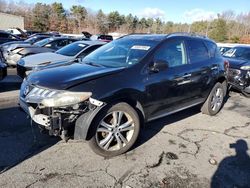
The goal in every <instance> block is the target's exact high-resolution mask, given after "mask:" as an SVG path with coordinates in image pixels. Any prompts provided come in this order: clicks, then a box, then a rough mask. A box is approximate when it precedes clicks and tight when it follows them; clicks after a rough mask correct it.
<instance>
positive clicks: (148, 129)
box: [133, 106, 201, 149]
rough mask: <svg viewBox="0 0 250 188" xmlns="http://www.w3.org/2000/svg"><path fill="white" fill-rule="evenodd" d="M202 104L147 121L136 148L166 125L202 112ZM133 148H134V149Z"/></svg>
mask: <svg viewBox="0 0 250 188" xmlns="http://www.w3.org/2000/svg"><path fill="white" fill-rule="evenodd" d="M200 108H201V107H200V106H195V107H193V108H190V109H187V110H183V111H181V112H177V113H175V114H172V115H169V116H166V117H164V118H160V119H158V120H154V121H152V122H149V123H146V125H145V127H144V128H143V129H142V130H141V133H140V136H139V139H138V141H137V143H136V144H135V146H134V148H136V147H139V146H140V145H143V144H144V143H146V142H147V141H148V140H150V139H151V138H152V137H154V136H155V135H156V134H157V133H158V132H160V131H161V130H162V129H163V128H164V127H165V126H168V125H170V124H172V123H174V122H178V121H181V120H183V119H185V118H188V117H191V116H193V115H196V114H198V113H200ZM134 148H133V149H134Z"/></svg>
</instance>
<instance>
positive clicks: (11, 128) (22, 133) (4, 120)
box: [0, 107, 59, 174]
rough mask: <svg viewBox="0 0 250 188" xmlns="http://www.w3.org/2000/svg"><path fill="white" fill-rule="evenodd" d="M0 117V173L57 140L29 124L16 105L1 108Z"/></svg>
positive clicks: (28, 120)
mask: <svg viewBox="0 0 250 188" xmlns="http://www.w3.org/2000/svg"><path fill="white" fill-rule="evenodd" d="M0 117H1V118H0V121H1V123H0V148H1V152H0V174H1V173H3V172H4V171H6V170H8V169H10V168H12V167H14V166H15V165H17V164H19V163H21V162H22V161H24V160H26V159H28V158H30V157H32V156H34V155H36V154H37V153H40V152H42V151H43V150H46V149H47V148H49V147H51V146H52V145H54V144H56V143H57V142H58V141H59V139H58V138H55V137H50V136H49V135H45V134H41V133H40V130H39V128H38V127H37V126H36V125H34V124H33V126H31V124H30V119H27V118H26V117H27V116H26V114H25V113H24V112H22V111H20V110H19V109H18V108H17V107H14V108H7V109H1V110H0Z"/></svg>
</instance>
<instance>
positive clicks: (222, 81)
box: [217, 76, 228, 97]
mask: <svg viewBox="0 0 250 188" xmlns="http://www.w3.org/2000/svg"><path fill="white" fill-rule="evenodd" d="M217 82H219V83H221V84H222V86H223V90H224V97H225V96H226V94H227V88H228V87H227V84H228V83H227V79H226V77H225V76H220V77H218V79H217Z"/></svg>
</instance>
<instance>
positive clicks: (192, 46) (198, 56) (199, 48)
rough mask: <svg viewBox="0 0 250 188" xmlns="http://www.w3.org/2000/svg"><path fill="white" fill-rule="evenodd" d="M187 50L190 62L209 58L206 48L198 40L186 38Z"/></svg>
mask: <svg viewBox="0 0 250 188" xmlns="http://www.w3.org/2000/svg"><path fill="white" fill-rule="evenodd" d="M188 51H189V58H190V62H191V63H198V62H201V61H205V60H207V59H209V55H208V51H207V48H206V46H205V45H204V43H203V42H202V41H200V40H188Z"/></svg>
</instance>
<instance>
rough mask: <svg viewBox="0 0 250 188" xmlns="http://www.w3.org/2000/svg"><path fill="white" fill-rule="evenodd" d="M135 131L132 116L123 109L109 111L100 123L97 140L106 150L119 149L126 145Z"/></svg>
mask: <svg viewBox="0 0 250 188" xmlns="http://www.w3.org/2000/svg"><path fill="white" fill-rule="evenodd" d="M134 131H135V124H134V121H133V119H132V118H131V116H130V115H129V114H128V113H126V112H123V111H113V112H110V113H108V114H107V115H106V116H105V117H104V118H103V119H102V120H101V121H100V123H99V125H98V127H97V131H96V141H97V144H98V145H99V147H101V148H102V149H104V150H106V151H117V150H120V149H121V148H123V147H125V146H126V145H127V144H128V143H129V142H130V140H131V139H132V136H133V134H134Z"/></svg>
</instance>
